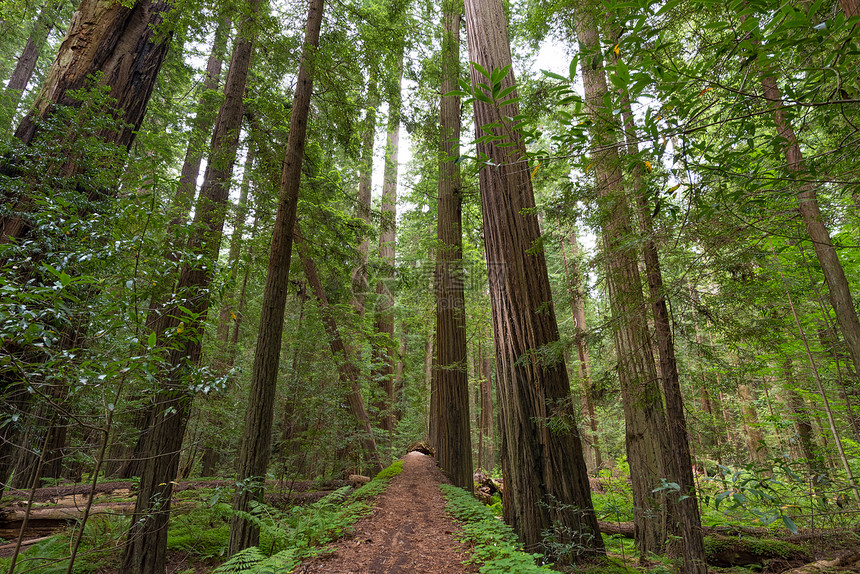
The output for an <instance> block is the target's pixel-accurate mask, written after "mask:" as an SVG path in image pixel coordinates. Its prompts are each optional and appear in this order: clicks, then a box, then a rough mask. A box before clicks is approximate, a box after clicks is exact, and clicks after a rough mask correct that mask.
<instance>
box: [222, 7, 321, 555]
mask: <svg viewBox="0 0 860 574" xmlns="http://www.w3.org/2000/svg"><path fill="white" fill-rule="evenodd" d="M322 13H323V0H310V2H309V7H308V18H307V24H306V26H305V41H304V48H303V49H302V60H301V64H300V66H299V75H298V79H297V82H296V92H295V95H294V97H293V107H292V113H291V115H290V135H289V137H288V139H287V153H286V157H285V158H284V165H283V171H282V174H281V191H280V197H279V198H278V212H277V215H276V216H275V224H274V229H273V230H272V243H271V249H270V251H269V267H268V270H267V272H266V286H265V289H264V291H263V302H262V306H261V310H260V332H259V336H258V337H257V348H256V351H255V352H254V366H253V370H252V372H251V389H250V397H249V400H248V407H247V411H246V413H245V427H244V430H243V431H242V445H241V447H240V449H239V461H238V469H237V482H239V483H242V484H245V483H247V482H249V481H251V480H252V479H259V478H260V477H264V476H265V475H266V469H267V467H268V465H269V451H270V449H271V444H272V436H271V435H272V419H273V417H274V412H273V408H274V404H275V400H274V397H275V386H276V383H277V377H278V365H279V361H280V355H281V336H282V335H283V332H284V306H285V305H286V302H287V290H288V287H289V279H290V259H291V257H292V251H293V227H294V225H295V222H296V208H297V206H298V201H299V186H300V184H301V177H302V160H303V158H304V150H305V136H306V133H307V122H308V113H309V111H310V103H311V94H312V93H313V64H314V61H313V57H314V53H315V52H316V48H317V46H319V37H320V26H321V25H322ZM261 494H262V489H261V488H260V487H256V488H247V489H245V488H243V489H241V490H240V491H237V493H236V495H235V496H234V499H233V508H234V509H235V510H239V511H245V512H247V510H248V506H249V504H250V502H251V500H253V499H255V498H257V497H259V496H260V495H261ZM258 539H259V529H258V528H257V527H256V526H254V525H253V524H251V523H250V522H248V521H246V520H243V519H241V518H239V517H238V516H237V517H234V518H233V520H232V521H231V524H230V548H229V552H230V554H234V553H236V552H238V551H239V550H242V549H244V548H247V547H249V546H254V545H255V544H256V543H257V540H258Z"/></svg>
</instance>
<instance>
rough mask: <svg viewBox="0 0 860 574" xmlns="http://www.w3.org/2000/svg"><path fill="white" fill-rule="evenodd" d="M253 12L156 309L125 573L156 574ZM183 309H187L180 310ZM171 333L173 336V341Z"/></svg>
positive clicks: (223, 204) (161, 563) (255, 4)
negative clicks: (155, 366) (172, 287)
mask: <svg viewBox="0 0 860 574" xmlns="http://www.w3.org/2000/svg"><path fill="white" fill-rule="evenodd" d="M259 5H260V0H252V2H251V5H250V13H251V14H252V15H254V14H256V13H257V11H258V9H259ZM253 20H254V18H253V16H251V17H249V18H248V19H247V20H245V21H244V22H243V23H242V24H241V26H240V31H239V34H238V35H237V38H236V43H235V45H234V47H233V55H232V58H231V61H230V70H229V72H228V73H227V81H226V85H225V88H224V96H225V99H224V103H223V104H222V106H221V110H220V111H219V113H218V119H217V120H216V122H215V130H214V132H213V134H212V145H211V147H212V153H211V156H210V160H209V163H208V164H207V166H206V174H205V176H204V181H203V185H202V186H201V188H200V197H199V199H198V201H197V206H196V208H195V215H194V222H193V227H192V231H191V236H190V237H189V240H188V250H189V251H190V252H192V253H194V254H196V255H198V256H199V257H198V258H197V261H196V262H195V264H194V265H193V266H192V265H191V264H186V265H185V266H184V267H183V268H182V271H181V273H180V275H179V281H178V284H177V288H176V296H175V297H174V299H176V300H177V301H178V303H177V304H176V306H175V307H173V308H171V309H169V310H167V311H166V312H164V313H162V314H161V315H160V317H159V319H158V322H157V324H156V325H155V328H154V331H155V332H156V333H157V334H158V344H159V346H160V347H162V348H164V347H168V349H169V350H168V351H167V364H168V365H169V368H168V369H167V371H168V372H166V373H164V380H163V382H162V387H161V389H162V390H160V391H159V393H158V394H157V395H156V404H155V409H154V412H153V419H152V420H153V426H152V428H151V429H150V430H149V431H148V432H147V437H146V449H145V452H146V454H147V456H146V458H145V459H144V460H143V461H142V463H141V466H142V473H141V481H140V487H139V491H138V496H137V502H136V504H135V509H134V517H133V521H132V527H131V529H130V530H129V533H128V543H127V546H126V552H125V556H124V557H123V570H124V571H127V572H130V573H131V574H162V573H163V572H164V567H165V559H166V553H167V522H168V518H169V512H170V499H171V495H172V488H173V484H172V481H174V480H175V479H176V474H177V470H178V466H179V455H180V451H181V447H182V437H183V435H184V434H185V427H186V425H187V423H188V416H189V412H190V408H191V402H192V399H193V395H191V394H189V393H188V384H187V380H186V377H187V374H188V370H189V369H190V368H191V367H193V366H194V365H197V364H198V363H199V361H200V355H201V350H202V349H201V347H202V339H203V326H204V323H205V320H206V314H207V311H208V308H209V291H210V289H209V287H210V285H211V283H212V277H213V274H214V267H215V264H216V261H217V254H218V249H219V247H220V243H221V235H222V230H223V226H224V219H225V217H226V213H227V200H228V197H227V196H228V189H229V182H230V179H231V176H232V173H233V164H234V162H235V159H236V149H237V147H238V140H239V129H240V126H241V122H242V116H243V110H244V105H243V96H244V94H245V85H246V81H247V77H248V70H249V68H250V63H251V56H252V53H253V43H254V39H255V36H254V34H255V32H254V31H253V30H254V28H255V27H256V23H255V22H254V21H253ZM182 308H186V309H189V310H190V311H191V313H187V312H185V311H183V310H182ZM177 338H178V340H177Z"/></svg>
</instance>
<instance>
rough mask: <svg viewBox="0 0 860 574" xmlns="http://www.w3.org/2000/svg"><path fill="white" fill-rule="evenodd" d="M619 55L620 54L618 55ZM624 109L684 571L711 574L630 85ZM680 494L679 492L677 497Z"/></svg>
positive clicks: (668, 467)
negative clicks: (662, 396) (658, 364)
mask: <svg viewBox="0 0 860 574" xmlns="http://www.w3.org/2000/svg"><path fill="white" fill-rule="evenodd" d="M616 58H617V56H616ZM621 115H622V118H623V121H624V132H625V139H626V140H627V153H628V156H629V157H630V158H631V159H633V160H634V161H635V162H636V167H635V168H634V169H633V195H634V196H635V199H636V207H637V211H638V215H639V226H640V228H641V230H642V234H643V235H644V243H643V246H642V250H643V256H644V259H645V272H646V275H647V278H648V293H649V294H650V297H651V312H652V313H653V316H654V335H655V338H656V339H657V349H658V352H659V356H660V374H661V378H662V379H663V394H664V396H665V399H666V423H667V425H668V427H669V437H668V438H669V445H670V447H671V457H670V458H669V460H668V461H667V462H669V463H671V464H670V465H667V468H666V470H667V471H671V473H670V474H669V475H668V479H669V481H670V482H674V483H676V484H678V486H679V487H680V490H679V491H678V493H677V495H676V494H675V493H671V492H670V493H667V495H668V497H669V502H670V503H671V504H672V507H671V508H672V515H673V516H672V518H673V519H675V520H677V521H678V527H679V530H680V533H681V538H682V548H683V558H684V563H683V571H684V572H685V573H687V574H708V565H707V560H706V557H705V541H704V535H703V533H702V518H701V516H700V515H699V503H698V497H697V496H696V482H695V477H694V476H693V461H692V457H691V456H690V442H689V435H688V433H687V419H686V417H685V415H684V396H683V394H682V393H681V379H680V376H679V374H678V362H677V360H676V358H675V342H674V340H673V337H672V324H671V319H670V318H669V309H668V306H667V305H666V293H665V290H664V288H663V272H662V270H661V268H660V257H659V254H658V253H657V244H656V242H655V240H654V224H653V222H652V219H651V211H650V207H649V206H648V200H647V198H646V197H645V189H644V182H643V181H642V162H641V161H640V160H639V145H638V144H637V143H636V142H637V141H638V140H637V136H636V126H635V124H634V121H633V112H632V111H631V110H630V100H629V98H628V95H627V93H626V91H625V92H624V93H623V94H622V96H621ZM676 496H677V498H675V497H676Z"/></svg>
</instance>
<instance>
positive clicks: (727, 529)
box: [598, 520, 860, 544]
mask: <svg viewBox="0 0 860 574" xmlns="http://www.w3.org/2000/svg"><path fill="white" fill-rule="evenodd" d="M598 525H599V526H600V531H601V532H602V533H604V534H610V535H613V534H615V535H619V536H623V537H625V538H633V536H634V529H633V523H632V522H606V521H603V520H599V521H598ZM702 532H704V533H705V534H713V535H722V536H740V535H742V534H744V535H747V536H755V537H758V538H768V537H771V538H772V537H773V535H774V532H773V530H770V529H769V528H761V527H759V528H756V527H752V526H702ZM851 532H853V533H854V534H858V535H860V528H855V529H853V530H843V529H836V528H828V529H826V530H824V529H821V530H812V531H805V532H798V533H797V534H792V535H790V536H785V537H782V538H780V540H784V541H785V542H791V543H792V544H797V543H800V542H808V541H810V540H817V539H820V538H828V537H831V536H839V537H844V536H845V535H846V534H847V533H851Z"/></svg>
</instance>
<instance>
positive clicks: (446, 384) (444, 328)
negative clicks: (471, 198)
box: [434, 0, 472, 490]
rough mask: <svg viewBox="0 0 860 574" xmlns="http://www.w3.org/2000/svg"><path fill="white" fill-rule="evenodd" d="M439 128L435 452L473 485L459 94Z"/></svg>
mask: <svg viewBox="0 0 860 574" xmlns="http://www.w3.org/2000/svg"><path fill="white" fill-rule="evenodd" d="M442 22H443V31H442V34H443V35H442V94H447V93H448V92H452V91H454V90H456V89H458V88H457V79H458V77H459V75H460V10H459V6H458V2H457V0H445V1H444V2H443V3H442ZM439 107H440V129H439V207H438V220H437V221H438V225H437V228H436V233H437V239H438V245H437V246H436V278H435V279H436V333H437V335H438V337H439V345H438V348H437V362H438V365H439V368H438V369H436V371H435V375H436V382H435V385H434V387H435V389H436V393H438V395H439V397H438V399H439V409H438V411H437V414H438V415H439V421H438V427H437V428H438V429H439V434H438V439H437V441H438V442H437V445H436V450H437V452H438V455H439V464H440V466H441V468H442V472H444V473H445V475H446V476H447V477H448V478H449V479H450V480H451V483H452V484H454V485H455V486H459V487H461V488H466V489H470V490H471V488H472V441H471V431H470V429H469V386H468V380H467V376H466V360H467V357H466V294H465V293H464V288H465V285H464V281H465V280H464V278H463V232H462V202H463V190H462V187H461V185H460V168H459V166H458V165H457V163H455V161H456V160H457V159H458V158H459V156H460V98H459V97H458V96H444V95H443V96H442V100H441V102H440V106H439Z"/></svg>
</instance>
